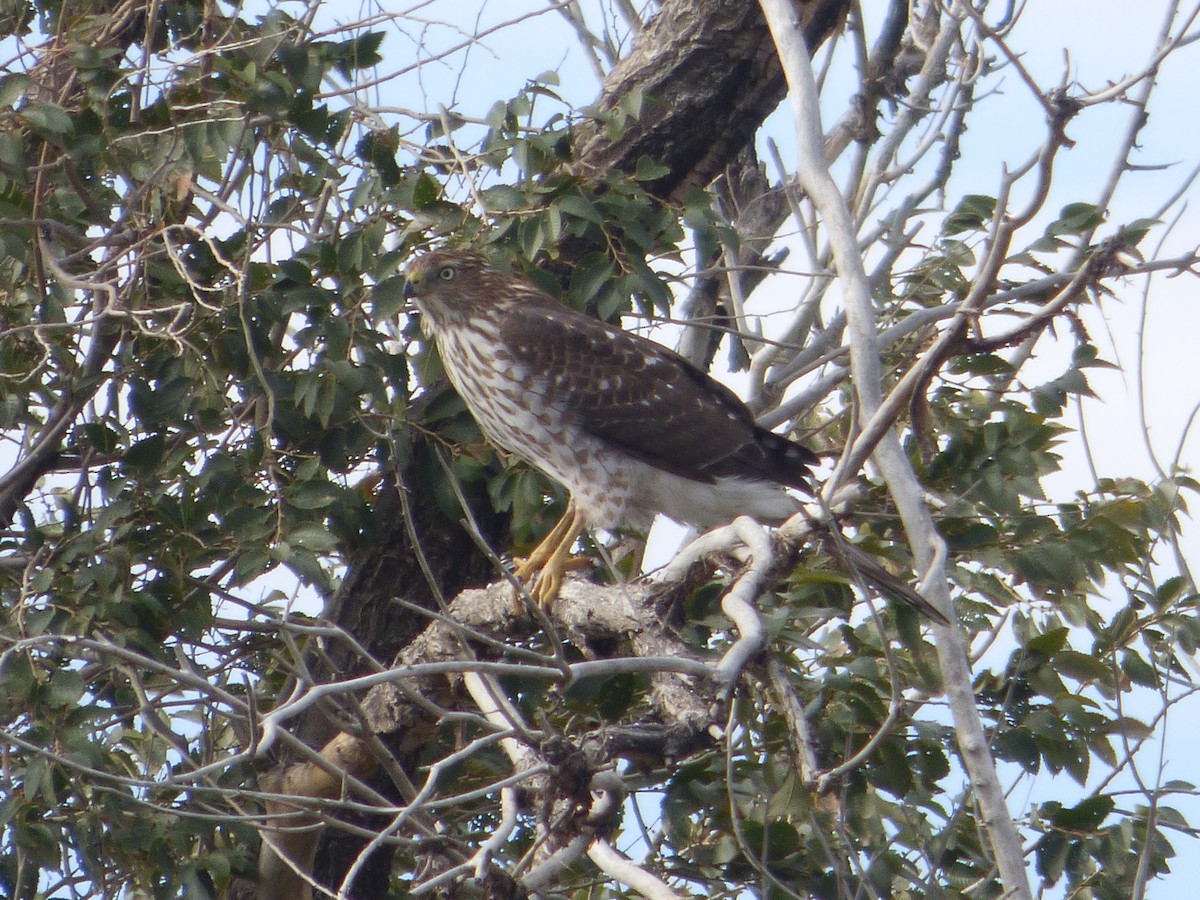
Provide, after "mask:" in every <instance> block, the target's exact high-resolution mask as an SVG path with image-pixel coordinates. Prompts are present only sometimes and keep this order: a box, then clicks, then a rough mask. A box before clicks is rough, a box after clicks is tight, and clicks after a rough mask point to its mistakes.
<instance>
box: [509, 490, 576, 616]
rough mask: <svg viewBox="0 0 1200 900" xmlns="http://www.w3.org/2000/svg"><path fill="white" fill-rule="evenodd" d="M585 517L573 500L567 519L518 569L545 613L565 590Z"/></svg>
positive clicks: (568, 507)
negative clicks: (565, 577)
mask: <svg viewBox="0 0 1200 900" xmlns="http://www.w3.org/2000/svg"><path fill="white" fill-rule="evenodd" d="M586 524H587V523H586V522H584V520H583V516H581V515H580V514H579V510H577V509H576V508H575V502H574V501H573V500H572V501H570V502H569V503H568V504H567V510H566V512H564V513H563V517H562V518H561V519H559V520H558V522H557V523H555V525H554V527H553V528H551V529H550V533H549V534H547V535H546V537H545V538H544V539H543V540H542V542H541V543H540V544H538V545H537V547H536V548H535V549H534V551H533V552H532V553H530V554H529V558H528V559H526V560H525V561H524V562H523V563H521V565H519V566H518V567H517V577H518V578H520V579H521V580H522V581H523V582H525V583H526V584H528V585H530V588H529V593H530V596H532V597H533V599H534V600H535V601H536V602H537V604H538V606H540V607H542V609H544V610H547V611H549V610H550V607H551V606H552V605H553V604H554V598H555V597H557V596H558V589H559V588H560V587H561V586H562V574H563V571H564V570H565V569H566V567H567V560H568V559H570V555H571V548H572V547H573V546H575V539H576V538H578V537H579V535H580V534H581V533H582V532H583V529H584V526H585V525H586Z"/></svg>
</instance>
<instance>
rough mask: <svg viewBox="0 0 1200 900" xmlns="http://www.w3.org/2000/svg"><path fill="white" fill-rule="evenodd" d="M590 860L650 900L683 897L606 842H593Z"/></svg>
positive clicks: (601, 840) (590, 849)
mask: <svg viewBox="0 0 1200 900" xmlns="http://www.w3.org/2000/svg"><path fill="white" fill-rule="evenodd" d="M588 858H589V859H590V860H591V861H592V862H594V863H595V864H596V867H597V868H599V869H600V871H601V872H603V873H604V874H606V875H608V876H609V877H610V878H614V879H616V880H617V881H619V882H621V883H622V884H627V885H629V886H630V887H631V888H633V889H634V890H635V891H637V892H638V893H639V894H641V895H642V896H643V897H649V898H650V900H680V898H681V897H682V896H683V895H682V894H679V893H677V892H675V891H673V890H671V888H670V887H669V886H668V885H667V883H666V882H664V881H663V880H662V879H660V878H658V877H657V876H654V875H651V874H650V873H649V872H647V871H646V870H645V869H643V868H642V867H641V866H639V865H638V864H637V863H635V862H633V861H632V860H630V859H628V858H626V857H625V856H623V855H621V854H620V853H618V852H617V851H616V850H615V849H614V848H613V846H612V845H611V844H610V843H609V842H608V841H606V840H603V839H597V840H595V841H592V846H591V847H589V848H588Z"/></svg>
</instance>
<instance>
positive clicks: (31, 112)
mask: <svg viewBox="0 0 1200 900" xmlns="http://www.w3.org/2000/svg"><path fill="white" fill-rule="evenodd" d="M20 115H21V118H22V119H24V120H25V121H26V122H28V123H29V126H30V127H31V128H33V129H34V130H35V131H40V132H42V133H43V134H48V135H53V136H56V137H58V136H61V135H65V134H70V133H71V132H72V131H73V130H74V127H75V126H74V122H72V120H71V116H70V115H69V114H68V113H67V111H66V110H65V109H63V108H62V107H61V106H59V105H58V104H57V103H51V102H49V101H48V100H38V101H37V102H35V103H30V104H29V105H28V106H26V107H25V108H24V109H22V110H21V113H20Z"/></svg>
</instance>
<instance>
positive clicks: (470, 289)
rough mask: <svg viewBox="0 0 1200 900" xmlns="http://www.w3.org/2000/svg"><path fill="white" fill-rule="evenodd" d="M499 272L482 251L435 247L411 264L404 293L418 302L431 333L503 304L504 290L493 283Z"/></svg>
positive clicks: (459, 323) (424, 324) (406, 276)
mask: <svg viewBox="0 0 1200 900" xmlns="http://www.w3.org/2000/svg"><path fill="white" fill-rule="evenodd" d="M497 274H498V273H497V272H496V271H495V270H494V269H493V268H492V267H491V265H490V264H489V263H488V261H487V259H486V258H484V257H483V256H482V255H481V254H479V253H473V252H470V251H465V250H434V251H433V252H431V253H426V254H425V255H424V256H419V257H417V258H416V259H415V260H413V262H412V263H410V264H409V266H408V270H407V272H406V273H405V284H404V296H405V297H408V298H409V299H411V300H413V301H414V302H415V303H416V305H417V309H418V310H420V312H421V326H422V328H423V329H424V330H425V333H426V334H429V333H432V332H433V331H435V330H437V329H438V328H441V327H445V326H450V327H453V326H455V325H461V324H462V323H463V322H466V321H468V320H470V319H473V318H476V317H478V316H481V315H487V314H488V313H489V312H490V311H491V310H492V309H494V307H496V306H497V305H499V302H498V301H500V300H501V298H502V297H503V296H504V294H503V292H502V291H499V290H496V289H495V288H496V285H491V284H489V282H491V281H492V280H493V279H494V278H495V277H496V275H497ZM489 288H491V289H490V290H489Z"/></svg>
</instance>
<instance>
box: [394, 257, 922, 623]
mask: <svg viewBox="0 0 1200 900" xmlns="http://www.w3.org/2000/svg"><path fill="white" fill-rule="evenodd" d="M404 293H405V296H407V297H409V298H410V299H412V300H413V301H414V302H415V304H416V307H417V310H418V311H419V312H420V314H421V328H422V330H423V331H424V332H425V334H426V335H427V336H430V337H432V338H433V341H434V343H435V344H436V345H437V349H438V353H439V355H440V356H441V359H442V364H443V366H444V368H445V370H446V374H447V376H449V378H450V381H451V383H452V384H453V385H454V387H455V389H456V390H457V391H458V393H459V395H460V396H461V397H462V399H463V402H464V403H465V404H466V406H467V408H468V409H469V410H470V412H471V414H472V416H474V418H475V420H476V421H477V422H478V423H479V427H480V429H481V430H482V431H483V433H484V435H485V436H486V437H487V438H488V439H489V440H490V441H491V442H492V443H493V444H495V445H496V446H497V447H499V448H501V449H503V450H506V451H508V452H509V453H512V454H514V455H515V456H517V457H519V458H521V459H523V460H524V461H525V462H527V463H529V464H530V465H531V466H533V467H534V468H535V469H538V470H539V471H541V472H542V473H544V474H545V475H547V476H549V477H550V478H552V479H554V480H555V481H557V482H559V483H560V484H562V485H563V486H564V487H566V489H567V491H568V492H569V495H570V496H569V501H568V504H567V510H566V513H565V514H564V515H563V517H562V519H560V520H559V522H558V523H557V524H556V525H555V526H554V528H553V529H551V531H550V533H549V534H548V535H547V536H546V538H545V539H544V540H543V541H542V542H541V544H540V545H538V547H537V548H536V549H535V550H534V551H533V553H532V554H531V555H530V556H529V558H528V559H527V560H525V561H524V562H523V563H522V564H521V566H520V567H519V568H518V570H517V575H518V577H519V578H521V579H522V580H523V581H525V582H526V583H529V584H531V595H532V596H533V597H534V599H535V600H536V601H537V602H538V603H540V604H541V605H542V606H543V607H549V605H550V604H551V603H552V602H553V599H554V597H555V595H556V594H557V592H558V589H559V586H560V584H561V580H562V572H563V570H564V568H565V566H566V563H567V561H568V558H569V555H570V552H571V549H572V547H573V546H574V544H575V540H576V539H577V538H578V537H579V535H580V534H581V533H582V532H583V531H584V530H585V529H588V528H612V527H615V526H617V525H624V526H629V527H637V528H647V527H649V525H650V522H651V521H652V519H653V518H654V514H655V513H662V514H664V515H666V516H667V517H669V518H671V519H674V520H676V521H678V522H681V523H685V524H689V525H695V526H698V527H701V528H708V527H713V526H716V525H722V524H725V523H727V522H729V521H731V520H733V519H734V518H736V517H737V516H740V515H747V516H750V517H751V518H753V519H756V520H757V521H759V522H761V523H763V524H766V525H778V524H780V523H782V522H783V521H784V520H785V519H787V518H789V517H790V516H791V515H792V514H794V513H795V512H797V511H798V510H799V509H800V504H799V502H798V501H797V499H796V498H795V497H793V496H791V495H790V494H789V493H788V492H787V489H788V488H794V489H796V490H799V491H803V492H806V493H811V492H812V471H811V467H812V466H813V465H814V464H816V463H817V461H818V460H817V456H816V454H814V453H813V452H812V451H811V450H809V449H808V448H807V447H805V446H803V445H802V444H799V443H796V442H795V441H791V440H789V439H787V438H785V437H782V436H781V435H778V434H775V433H773V432H770V431H767V430H766V429H764V428H760V427H759V426H758V425H756V424H755V422H754V418H753V416H752V415H751V413H750V410H749V409H747V407H746V405H745V404H744V403H742V401H741V400H740V399H739V398H738V396H737V395H736V394H734V393H733V391H731V390H730V389H729V388H727V387H725V386H724V385H722V384H721V383H719V382H717V381H716V380H714V379H713V378H712V377H710V376H709V375H707V374H706V373H704V372H702V371H700V370H699V369H697V368H696V367H694V366H693V365H691V364H690V363H689V362H688V361H687V360H685V359H684V358H683V357H681V356H680V355H679V354H677V353H674V352H672V351H671V350H668V349H667V348H665V347H663V346H661V345H659V344H657V343H655V342H654V341H651V340H648V339H647V338H644V337H641V336H640V335H636V334H632V333H630V332H627V331H624V330H622V329H620V328H617V327H614V326H612V325H609V324H607V323H605V322H601V321H600V320H598V319H594V318H592V317H591V316H587V315H585V314H583V313H580V312H576V311H575V310H573V309H571V308H569V307H567V306H564V305H563V304H562V303H560V302H559V301H557V300H555V299H554V298H553V297H551V296H550V295H548V294H546V293H543V292H542V291H540V290H538V289H537V288H535V287H534V286H533V285H532V284H530V283H529V282H527V281H525V280H523V279H521V278H518V277H514V276H512V275H508V274H505V273H503V272H500V271H498V270H497V269H495V268H493V267H492V266H491V265H490V264H489V263H488V262H487V260H486V259H485V258H484V257H483V256H481V255H480V254H478V253H473V252H467V251H459V250H435V251H432V252H430V253H427V254H425V255H423V256H420V257H418V258H417V259H416V260H415V261H414V262H412V264H411V265H410V266H409V267H408V271H407V280H406V282H405V288H404ZM861 556H862V557H865V559H856V560H855V568H856V570H858V572H859V574H860V575H863V577H866V578H868V580H877V579H878V578H879V577H886V578H890V579H891V580H892V581H894V582H896V584H901V583H900V582H899V581H898V579H895V578H893V577H892V576H890V574H888V573H887V572H886V570H884V569H883V568H882V567H881V566H879V565H878V563H875V562H874V561H873V560H870V558H869V557H867V555H866V554H861ZM874 570H878V571H874ZM880 573H882V576H881V575H880ZM890 586H891V587H893V588H894V587H895V585H890ZM903 591H907V592H908V594H911V596H904V595H903V592H901V593H902V596H901V599H903V600H905V601H906V602H909V603H911V604H913V605H915V606H917V607H918V608H919V609H921V611H922V612H924V613H925V614H926V615H929V616H931V617H932V618H935V619H936V620H938V621H940V622H945V621H946V620H945V618H944V617H943V616H942V615H941V614H940V613H939V612H937V610H935V609H934V608H933V607H931V606H929V604H928V603H927V602H926V601H925V600H924V599H923V598H921V597H920V595H919V594H917V593H916V592H915V591H912V589H911V588H909V587H908V586H907V585H903Z"/></svg>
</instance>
